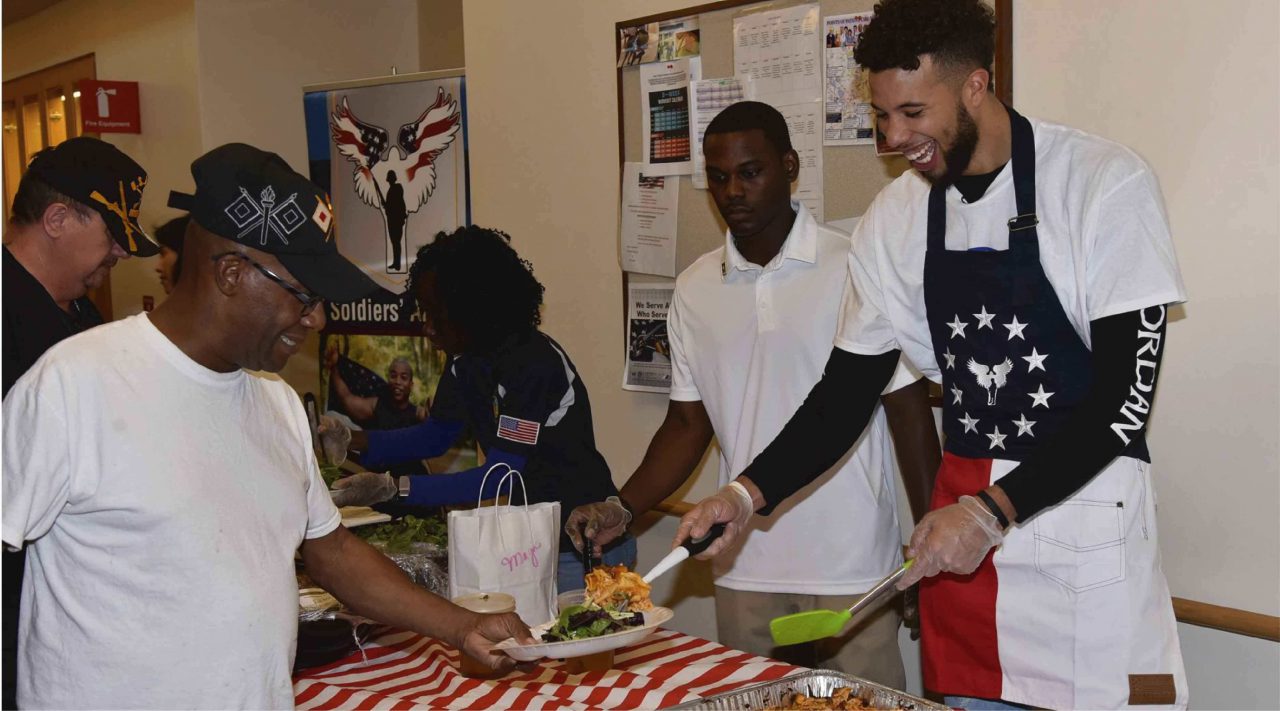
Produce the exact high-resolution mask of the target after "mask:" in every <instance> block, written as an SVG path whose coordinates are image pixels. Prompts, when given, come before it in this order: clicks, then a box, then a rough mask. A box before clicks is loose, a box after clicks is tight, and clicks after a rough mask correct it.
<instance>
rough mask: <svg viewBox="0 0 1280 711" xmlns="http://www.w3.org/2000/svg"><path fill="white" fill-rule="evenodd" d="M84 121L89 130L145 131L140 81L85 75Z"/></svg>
mask: <svg viewBox="0 0 1280 711" xmlns="http://www.w3.org/2000/svg"><path fill="white" fill-rule="evenodd" d="M78 86H79V89H80V122H81V125H82V126H83V128H84V130H85V131H87V132H89V133H142V122H141V121H140V120H139V117H140V114H141V111H140V110H139V107H138V82H136V81H104V80H101V79H81V80H80V82H79V84H78Z"/></svg>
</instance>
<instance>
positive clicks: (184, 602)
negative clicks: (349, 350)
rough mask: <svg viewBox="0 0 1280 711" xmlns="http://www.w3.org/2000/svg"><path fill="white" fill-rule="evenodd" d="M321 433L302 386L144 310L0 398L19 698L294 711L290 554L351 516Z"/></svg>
mask: <svg viewBox="0 0 1280 711" xmlns="http://www.w3.org/2000/svg"><path fill="white" fill-rule="evenodd" d="M308 432H309V430H308V428H307V424H306V416H305V414H304V413H303V409H302V406H301V403H300V402H299V400H298V397H297V395H296V394H294V392H293V391H292V390H291V389H290V388H289V386H287V385H285V384H284V383H283V382H279V381H269V380H266V379H263V378H257V377H253V376H251V375H248V374H247V373H244V372H240V371H238V372H233V373H217V372H214V371H211V370H208V369H207V368H204V367H203V366H201V365H199V364H197V363H196V362H195V361H193V360H191V359H190V358H188V357H187V356H186V355H185V354H183V353H182V351H180V350H179V349H178V348H177V347H176V346H175V345H174V344H173V343H172V342H170V341H169V340H168V339H167V338H165V336H164V335H163V334H161V333H160V332H159V331H158V330H157V329H156V328H155V327H154V326H153V325H152V324H151V321H150V320H149V319H148V317H147V316H146V315H145V314H140V315H138V316H133V317H131V318H128V319H125V320H123V321H117V322H114V323H111V324H107V325H104V326H100V327H98V328H95V329H92V330H89V331H86V332H85V333H82V334H80V335H77V336H74V337H72V338H69V339H67V340H65V341H62V342H61V343H59V344H58V345H56V346H54V347H53V348H51V349H49V351H48V352H47V353H46V354H45V355H44V356H43V357H42V358H41V359H40V360H39V361H38V362H37V363H36V364H35V366H34V367H32V368H31V370H30V371H28V372H27V373H26V374H25V375H24V376H23V377H22V378H21V379H20V380H18V382H17V383H16V384H15V385H14V387H13V389H12V390H11V391H10V392H9V394H8V396H7V397H6V398H5V400H4V477H3V487H4V517H3V538H4V542H5V543H6V544H8V545H10V546H14V547H18V546H21V545H23V543H24V542H26V543H27V546H28V548H27V567H26V577H25V579H24V581H23V589H22V615H21V619H20V622H19V632H18V634H19V638H18V643H19V648H20V650H21V652H20V655H21V657H20V659H19V663H18V669H19V672H18V703H19V704H20V705H21V706H22V707H23V708H27V707H31V708H170V709H179V708H182V709H195V708H292V707H293V688H292V683H291V680H290V671H291V667H292V662H293V655H294V645H295V640H296V638H297V624H298V622H297V621H298V596H297V584H296V582H295V580H294V572H293V558H294V552H295V551H296V550H297V548H298V546H299V545H300V544H301V543H302V540H303V539H304V538H316V537H319V536H323V535H325V534H327V533H329V532H331V531H333V530H334V529H335V528H336V527H337V526H338V524H339V514H338V511H337V509H336V508H334V506H333V502H332V501H331V500H330V498H329V494H328V491H327V488H326V487H325V486H324V483H323V481H322V480H321V478H320V472H319V469H318V468H317V465H316V460H315V456H314V455H313V454H312V451H311V446H310V436H309V434H308Z"/></svg>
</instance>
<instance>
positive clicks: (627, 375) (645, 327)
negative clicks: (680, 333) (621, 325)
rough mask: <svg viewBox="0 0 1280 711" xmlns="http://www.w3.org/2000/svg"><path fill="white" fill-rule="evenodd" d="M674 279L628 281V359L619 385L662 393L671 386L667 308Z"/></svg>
mask: <svg viewBox="0 0 1280 711" xmlns="http://www.w3.org/2000/svg"><path fill="white" fill-rule="evenodd" d="M675 289H676V285H675V284H673V283H665V284H664V283H656V282H634V281H633V282H631V283H630V284H628V285H627V362H626V367H625V368H624V370H623V374H622V389H623V390H636V391H640V392H651V393H665V392H670V390H671V348H670V345H669V344H670V342H669V341H668V340H667V312H668V311H669V310H670V309H671V297H672V295H673V294H674V293H675Z"/></svg>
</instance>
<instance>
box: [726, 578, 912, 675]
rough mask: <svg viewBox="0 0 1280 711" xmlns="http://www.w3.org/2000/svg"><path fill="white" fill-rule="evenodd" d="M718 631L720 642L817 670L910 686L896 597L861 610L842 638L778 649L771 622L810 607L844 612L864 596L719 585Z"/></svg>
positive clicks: (887, 598)
mask: <svg viewBox="0 0 1280 711" xmlns="http://www.w3.org/2000/svg"><path fill="white" fill-rule="evenodd" d="M715 590H716V631H717V633H718V634H719V636H720V644H723V645H725V646H726V647H731V648H733V649H740V650H742V651H744V652H750V653H752V654H758V655H760V656H762V657H772V658H774V659H778V660H781V661H784V662H788V663H790V664H795V665H796V666H801V667H810V668H814V669H833V670H835V671H840V672H844V673H846V674H852V675H853V676H856V677H860V678H862V679H866V680H868V681H874V682H876V683H877V684H883V685H884V686H887V687H889V688H892V689H902V688H905V686H906V683H907V678H906V671H905V670H904V669H903V667H902V653H901V651H899V649H898V627H899V626H900V625H901V624H902V615H901V613H900V612H899V610H898V605H897V602H896V598H895V597H893V596H887V597H886V598H885V600H884V601H883V602H879V603H877V604H876V606H875V607H874V608H873V609H872V610H870V611H865V612H860V613H858V616H857V618H856V619H855V620H854V621H853V626H852V627H849V628H847V629H845V631H844V633H843V634H842V635H840V636H839V637H831V638H828V639H820V640H817V641H816V642H808V643H805V644H794V645H789V646H786V647H777V646H774V644H773V638H772V637H771V636H770V635H769V620H772V619H773V618H775V617H781V616H783V615H789V614H791V613H793V612H804V611H807V610H842V609H845V608H847V607H849V606H850V605H852V604H853V603H855V602H857V601H858V599H859V598H860V597H861V595H800V594H793V593H762V592H747V591H744V590H730V589H729V588H725V587H721V586H719V585H717V586H715Z"/></svg>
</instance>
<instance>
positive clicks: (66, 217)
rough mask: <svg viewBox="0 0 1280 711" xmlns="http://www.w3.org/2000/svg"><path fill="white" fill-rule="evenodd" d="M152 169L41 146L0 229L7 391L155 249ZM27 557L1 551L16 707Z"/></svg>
mask: <svg viewBox="0 0 1280 711" xmlns="http://www.w3.org/2000/svg"><path fill="white" fill-rule="evenodd" d="M146 184H147V173H146V171H144V170H143V169H142V167H141V166H139V165H138V164H137V163H135V162H134V161H133V159H131V158H130V157H129V156H127V155H125V154H124V153H122V152H120V150H119V149H117V148H116V147H115V146H113V145H111V144H109V143H106V142H104V141H100V140H98V139H96V138H89V137H82V138H72V139H70V140H68V141H64V142H62V143H60V144H58V145H57V146H54V147H52V148H48V149H45V150H43V151H40V152H39V153H37V154H36V155H35V158H33V159H32V161H31V165H30V166H28V168H27V172H26V173H25V174H24V175H23V176H22V180H21V181H20V182H19V183H18V190H17V192H16V193H15V195H14V198H13V212H12V217H11V218H10V219H9V224H8V225H7V227H6V229H5V235H4V257H3V259H4V267H3V274H4V298H3V300H2V301H0V310H2V311H3V322H4V325H3V337H2V338H0V344H2V346H0V347H2V348H3V364H2V365H0V371H2V373H0V378H2V379H3V381H4V391H3V392H4V394H5V395H7V394H8V393H9V388H10V387H12V386H13V384H14V382H15V381H17V380H18V378H20V377H21V376H22V374H23V373H25V372H27V370H28V369H29V368H30V367H31V366H32V365H33V364H35V362H36V360H38V359H39V358H40V356H41V355H43V354H44V352H45V351H46V350H48V349H49V347H50V346H52V345H53V344H55V343H57V342H58V341H61V340H62V339H64V338H67V337H68V336H71V335H73V334H75V333H79V332H80V331H83V330H85V329H86V328H89V327H91V326H96V325H98V324H100V323H102V314H100V313H98V309H97V307H95V306H94V305H93V302H92V301H90V300H89V299H88V297H87V296H86V294H88V292H89V290H90V289H95V288H97V287H98V286H101V285H102V283H103V281H104V280H105V279H106V276H107V272H108V271H109V270H110V269H111V267H113V266H115V263H116V261H118V260H120V259H127V258H129V257H130V256H132V255H135V254H136V255H139V256H148V255H151V254H154V253H155V251H156V247H155V245H154V244H153V243H152V242H151V241H150V238H149V237H148V236H147V234H146V233H145V232H143V231H142V230H141V229H139V228H138V211H139V207H140V204H141V202H142V191H143V188H144V187H145V186H146ZM25 558H26V557H25V556H24V555H23V554H22V553H10V552H5V553H4V554H3V560H4V584H3V590H4V611H3V619H2V620H0V626H2V627H3V638H4V653H3V658H4V663H3V671H2V673H0V676H3V679H4V688H3V694H2V698H0V703H2V704H3V707H4V708H6V709H9V708H13V707H14V698H15V697H14V689H15V679H16V678H17V672H16V667H15V664H16V660H17V645H18V637H17V628H18V615H19V610H18V607H19V603H20V600H21V598H22V576H23V569H24V561H25Z"/></svg>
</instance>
